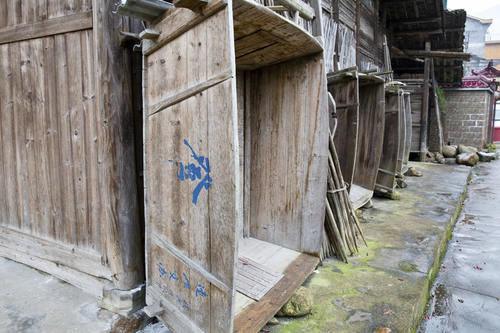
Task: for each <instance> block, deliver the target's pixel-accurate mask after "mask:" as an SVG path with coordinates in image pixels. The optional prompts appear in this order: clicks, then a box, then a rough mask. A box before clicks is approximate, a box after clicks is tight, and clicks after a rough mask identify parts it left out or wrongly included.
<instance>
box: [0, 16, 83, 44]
mask: <svg viewBox="0 0 500 333" xmlns="http://www.w3.org/2000/svg"><path fill="white" fill-rule="evenodd" d="M86 29H92V12H91V11H89V12H83V13H78V14H73V15H67V16H61V17H56V18H53V19H48V20H45V21H42V22H36V23H28V24H20V25H15V26H11V27H8V28H4V29H0V45H1V44H5V43H12V42H19V41H23V40H28V39H34V38H40V37H46V36H53V35H57V34H64V33H67V32H72V31H79V30H86Z"/></svg>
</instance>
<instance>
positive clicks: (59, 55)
mask: <svg viewBox="0 0 500 333" xmlns="http://www.w3.org/2000/svg"><path fill="white" fill-rule="evenodd" d="M66 38H67V36H66V35H57V36H55V59H56V64H57V67H56V83H57V88H56V91H57V109H58V111H59V112H58V113H59V117H58V118H59V119H58V128H59V140H60V141H59V142H60V146H59V147H60V151H59V158H60V164H59V165H60V166H61V167H60V171H59V172H60V178H61V190H62V193H61V197H62V200H63V219H62V220H61V221H59V223H60V225H58V226H57V227H56V228H61V229H60V230H63V231H64V232H63V233H62V235H61V236H62V239H61V240H63V241H64V242H66V243H69V244H75V243H76V230H75V220H76V208H75V191H74V183H73V170H72V169H73V160H72V156H71V123H70V112H69V109H70V104H69V96H68V93H69V91H68V86H69V82H68V80H69V76H70V75H71V74H70V73H68V65H67V62H68V59H67V46H66V45H67V39H66Z"/></svg>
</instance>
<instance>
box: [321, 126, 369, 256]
mask: <svg viewBox="0 0 500 333" xmlns="http://www.w3.org/2000/svg"><path fill="white" fill-rule="evenodd" d="M325 201H326V202H325V203H326V217H325V225H324V232H323V243H322V247H321V253H320V257H321V258H320V259H321V260H323V259H325V258H328V257H333V256H335V257H337V258H338V259H340V260H342V261H344V262H347V261H348V259H347V257H348V254H349V255H354V254H355V253H357V252H358V248H359V247H358V243H359V237H361V239H362V240H363V242H364V244H365V245H366V240H365V238H364V236H363V232H362V230H361V226H360V224H359V220H358V217H357V216H356V212H355V211H354V208H353V207H352V204H351V201H350V199H349V193H348V192H347V184H346V183H345V182H344V178H343V176H342V171H341V169H340V162H339V159H338V155H337V151H336V149H335V145H334V143H333V135H332V134H331V132H330V138H329V153H328V191H327V195H326V199H325Z"/></svg>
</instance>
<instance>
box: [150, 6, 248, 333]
mask: <svg viewBox="0 0 500 333" xmlns="http://www.w3.org/2000/svg"><path fill="white" fill-rule="evenodd" d="M229 15H230V10H229V9H228V8H227V7H226V8H223V9H222V10H220V11H219V12H218V13H216V14H214V15H213V16H211V17H209V18H207V19H206V20H204V21H202V22H200V23H199V24H195V25H193V27H192V28H191V29H189V30H187V31H186V32H185V33H183V34H181V35H180V36H178V37H177V38H175V39H173V40H172V41H170V42H168V43H167V44H165V45H164V46H162V47H160V48H158V49H156V50H155V51H154V52H152V53H151V54H149V55H147V56H145V61H144V64H145V66H146V67H147V70H146V78H145V99H146V103H145V107H146V108H145V110H146V115H145V165H146V169H145V170H146V192H145V196H146V228H147V234H146V237H147V249H146V253H147V265H148V269H147V303H148V304H149V305H151V304H158V305H161V307H162V308H163V309H164V311H163V313H162V314H160V315H159V316H160V318H161V319H162V320H163V321H164V322H165V323H168V325H169V326H171V328H173V329H174V330H175V331H178V332H189V331H193V332H196V331H211V332H222V331H224V332H226V331H230V330H231V328H232V316H233V305H232V300H233V295H234V286H233V280H234V269H235V267H234V265H235V257H236V253H237V250H236V236H235V233H236V226H237V224H238V219H240V218H241V217H240V213H239V210H240V206H238V205H239V203H238V200H239V198H240V194H239V191H240V189H239V180H238V176H239V173H238V172H237V170H238V146H237V137H236V135H237V111H236V98H235V94H236V85H235V77H236V75H235V74H236V73H235V66H234V63H231V61H232V59H234V55H233V54H232V50H233V49H234V47H233V46H232V45H233V40H232V26H231V22H230V16H229ZM160 38H161V37H160ZM233 61H234V60H233Z"/></svg>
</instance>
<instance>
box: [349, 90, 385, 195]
mask: <svg viewBox="0 0 500 333" xmlns="http://www.w3.org/2000/svg"><path fill="white" fill-rule="evenodd" d="M384 103H385V97H384V84H383V82H377V83H374V84H369V85H364V86H362V85H361V84H360V87H359V125H358V126H359V129H358V139H357V140H358V144H357V154H356V168H355V171H354V181H353V183H355V184H357V185H360V186H362V187H364V188H366V189H368V190H371V191H373V190H374V188H375V181H376V177H377V170H378V166H379V163H380V156H381V155H382V147H383V141H384V136H383V135H381V134H382V133H383V131H384V126H385V116H384Z"/></svg>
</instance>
